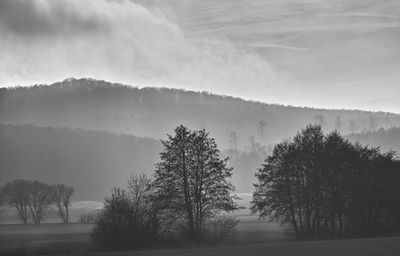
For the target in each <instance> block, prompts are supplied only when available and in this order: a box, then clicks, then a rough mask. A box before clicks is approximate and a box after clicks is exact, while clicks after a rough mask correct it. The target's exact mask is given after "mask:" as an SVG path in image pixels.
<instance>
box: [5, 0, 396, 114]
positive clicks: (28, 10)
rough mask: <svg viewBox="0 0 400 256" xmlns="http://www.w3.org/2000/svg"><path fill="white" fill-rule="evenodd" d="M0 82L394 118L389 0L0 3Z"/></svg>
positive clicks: (44, 0) (393, 20) (393, 36)
mask: <svg viewBox="0 0 400 256" xmlns="http://www.w3.org/2000/svg"><path fill="white" fill-rule="evenodd" d="M0 35H1V36H0V87H12V86H17V85H22V86H27V85H33V84H41V83H47V84H48V83H52V82H56V81H61V80H64V79H66V78H68V77H75V78H81V77H90V78H95V79H103V80H107V81H110V82H120V83H124V84H129V85H132V86H139V87H144V86H156V87H173V88H183V89H187V90H195V91H210V92H213V93H217V94H224V95H231V96H235V97H241V98H244V99H248V100H256V101H261V102H266V103H279V104H285V105H295V106H310V107H319V108H339V109H342V108H346V109H363V110H373V111H390V112H395V113H400V100H398V99H399V98H400V87H399V85H400V84H399V82H400V1H398V0H381V1H372V0H346V1H345V0H218V1H211V0H202V1H198V0H131V1H129V0H35V1H33V0H32V1H29V0H0Z"/></svg>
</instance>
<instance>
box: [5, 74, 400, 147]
mask: <svg viewBox="0 0 400 256" xmlns="http://www.w3.org/2000/svg"><path fill="white" fill-rule="evenodd" d="M261 120H263V121H265V122H264V126H263V129H262V130H263V132H262V134H261V129H257V124H258V123H259V122H260V121H261ZM310 122H318V123H320V124H322V125H323V127H324V129H325V130H332V129H334V128H337V129H339V130H340V131H341V132H342V133H344V134H346V133H350V132H360V131H367V130H376V129H378V128H379V127H384V128H387V127H391V126H400V115H397V114H391V113H383V112H367V111H358V110H326V109H313V108H302V107H292V106H283V105H276V104H264V103H260V102H252V101H245V100H242V99H240V98H233V97H228V96H219V95H214V94H210V93H207V92H192V91H184V90H177V89H167V88H150V87H145V88H137V87H130V86H126V85H121V84H113V83H108V82H105V81H98V80H93V79H67V80H64V81H62V82H58V83H54V84H52V85H36V86H32V87H17V88H3V89H0V123H3V124H14V125H18V124H33V125H36V126H51V127H70V128H81V129H86V130H101V131H111V132H118V133H121V132H122V133H125V134H132V135H135V136H144V137H152V138H156V139H160V138H165V134H166V133H170V132H171V131H172V130H173V129H174V128H175V127H176V126H177V125H179V124H184V125H186V126H188V127H189V128H191V129H199V128H206V129H207V130H208V131H210V133H211V134H212V136H213V137H214V138H216V141H217V143H218V144H219V145H220V146H221V147H222V148H229V147H231V146H232V145H230V140H229V134H230V133H231V132H233V131H235V132H236V133H237V135H238V140H237V142H236V144H237V146H238V147H239V148H242V147H244V146H246V145H248V141H249V137H250V136H255V139H256V140H257V141H259V142H262V143H263V144H266V145H271V144H274V143H277V142H280V141H281V140H282V139H284V138H287V137H290V136H293V134H295V132H296V131H298V130H299V129H300V128H302V127H304V126H305V125H306V124H308V123H310Z"/></svg>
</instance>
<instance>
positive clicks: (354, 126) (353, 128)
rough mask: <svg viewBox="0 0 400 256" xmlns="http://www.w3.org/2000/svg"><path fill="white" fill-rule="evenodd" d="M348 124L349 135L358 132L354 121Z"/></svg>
mask: <svg viewBox="0 0 400 256" xmlns="http://www.w3.org/2000/svg"><path fill="white" fill-rule="evenodd" d="M348 123H349V130H350V132H351V133H355V132H356V131H357V130H358V124H357V122H356V121H355V120H353V119H351V120H349V121H348Z"/></svg>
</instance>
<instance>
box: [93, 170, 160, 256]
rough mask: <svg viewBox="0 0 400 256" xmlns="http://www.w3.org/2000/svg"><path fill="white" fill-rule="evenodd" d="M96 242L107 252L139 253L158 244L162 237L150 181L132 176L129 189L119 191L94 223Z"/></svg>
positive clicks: (106, 203)
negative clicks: (131, 250)
mask: <svg viewBox="0 0 400 256" xmlns="http://www.w3.org/2000/svg"><path fill="white" fill-rule="evenodd" d="M94 224H95V225H94V229H93V232H92V238H93V239H94V241H95V242H96V243H98V244H99V245H101V246H103V247H104V248H106V249H135V248H138V247H143V246H146V245H149V244H154V243H155V242H156V241H157V240H158V238H159V236H158V231H159V220H158V211H157V207H156V204H155V203H153V202H152V199H151V186H150V180H149V179H148V178H147V177H146V176H144V175H142V176H139V177H137V176H132V177H131V179H130V180H129V181H128V189H126V190H125V189H121V188H116V189H114V190H113V191H112V194H111V196H110V197H109V198H107V199H106V200H105V205H104V209H102V210H101V211H100V213H99V215H98V216H97V218H96V220H95V222H94Z"/></svg>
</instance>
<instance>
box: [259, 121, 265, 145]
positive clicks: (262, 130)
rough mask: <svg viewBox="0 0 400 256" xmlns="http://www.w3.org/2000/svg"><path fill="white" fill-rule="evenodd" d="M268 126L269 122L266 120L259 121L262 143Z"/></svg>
mask: <svg viewBox="0 0 400 256" xmlns="http://www.w3.org/2000/svg"><path fill="white" fill-rule="evenodd" d="M266 126H267V122H265V121H264V120H260V121H258V123H257V131H258V134H259V135H260V137H261V143H264V129H265V127H266Z"/></svg>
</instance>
